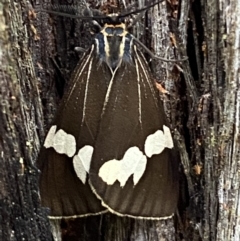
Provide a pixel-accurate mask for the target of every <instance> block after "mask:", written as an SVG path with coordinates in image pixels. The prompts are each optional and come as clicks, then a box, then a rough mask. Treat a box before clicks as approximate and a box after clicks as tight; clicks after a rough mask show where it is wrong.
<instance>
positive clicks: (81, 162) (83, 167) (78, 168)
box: [73, 145, 93, 184]
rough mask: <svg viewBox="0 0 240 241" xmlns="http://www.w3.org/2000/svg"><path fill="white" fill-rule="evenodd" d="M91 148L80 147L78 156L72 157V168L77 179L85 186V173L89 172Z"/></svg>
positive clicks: (87, 146)
mask: <svg viewBox="0 0 240 241" xmlns="http://www.w3.org/2000/svg"><path fill="white" fill-rule="evenodd" d="M92 154H93V147H92V146H89V145H86V146H84V147H82V148H81V149H80V150H79V151H78V154H77V155H75V156H74V157H73V167H74V170H75V172H76V174H77V176H78V178H79V179H80V180H81V181H82V182H83V183H84V184H85V183H86V178H87V173H88V172H89V168H90V164H91V159H92Z"/></svg>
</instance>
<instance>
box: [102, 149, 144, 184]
mask: <svg viewBox="0 0 240 241" xmlns="http://www.w3.org/2000/svg"><path fill="white" fill-rule="evenodd" d="M146 163H147V158H146V156H145V155H144V154H143V153H142V152H141V151H140V150H139V148H138V147H131V148H129V149H128V150H127V151H126V153H125V154H124V157H123V159H122V160H115V159H113V160H109V161H107V162H105V163H104V164H103V165H102V166H101V168H100V169H99V173H98V175H99V176H100V177H101V178H102V179H103V181H104V182H106V183H107V184H108V185H113V184H114V182H115V181H117V180H118V181H119V182H120V186H121V187H123V186H124V185H125V184H126V182H127V180H128V178H129V177H130V176H131V175H132V174H133V175H134V185H136V184H137V183H138V181H139V180H140V178H141V177H142V175H143V173H144V171H145V169H146Z"/></svg>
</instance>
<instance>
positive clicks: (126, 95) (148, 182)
mask: <svg viewBox="0 0 240 241" xmlns="http://www.w3.org/2000/svg"><path fill="white" fill-rule="evenodd" d="M131 51H132V52H131V55H132V58H133V62H132V63H131V64H130V63H123V64H122V65H121V66H120V67H119V68H118V69H117V70H116V73H115V74H114V79H113V80H112V84H111V86H110V85H109V89H108V92H107V93H108V97H107V100H105V105H104V111H103V113H102V118H101V123H100V127H99V132H98V135H97V139H96V143H95V146H94V152H93V157H92V162H91V167H90V185H91V187H92V189H93V191H94V192H95V193H96V195H97V196H98V198H100V200H101V201H102V204H103V205H104V206H105V207H107V208H108V209H109V210H110V211H111V212H113V213H115V214H118V215H122V216H129V217H135V218H145V219H163V218H169V217H171V216H172V215H173V213H174V211H175V209H176V205H177V197H178V163H177V160H176V158H175V154H174V150H173V141H172V137H171V133H170V130H169V127H168V123H167V121H166V119H165V114H164V110H163V106H162V103H161V101H160V99H159V95H158V93H157V90H156V87H155V84H154V82H153V79H152V78H151V74H150V70H149V68H148V66H147V63H146V61H145V59H144V57H143V55H142V54H141V52H140V51H138V50H136V47H134V48H132V49H131ZM165 132H166V133H165ZM151 135H153V137H152V138H150V141H149V140H148V141H147V144H146V145H145V143H146V140H147V138H148V137H149V136H151ZM155 139H156V140H158V141H159V139H160V142H159V143H155V142H154V140H155ZM169 143H170V144H169ZM152 145H153V146H154V147H153V148H149V146H150V147H151V146H152ZM146 148H147V151H146V150H145V149H146ZM146 152H147V153H150V154H151V155H148V154H147V153H146Z"/></svg>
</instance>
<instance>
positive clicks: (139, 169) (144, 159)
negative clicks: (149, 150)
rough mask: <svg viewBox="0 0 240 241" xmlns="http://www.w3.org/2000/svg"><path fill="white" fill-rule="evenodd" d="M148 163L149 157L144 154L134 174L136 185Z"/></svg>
mask: <svg viewBox="0 0 240 241" xmlns="http://www.w3.org/2000/svg"><path fill="white" fill-rule="evenodd" d="M146 165H147V157H146V156H145V155H143V157H142V159H141V160H140V161H139V163H138V165H137V168H136V170H135V172H134V174H133V183H134V185H136V184H137V183H138V181H139V180H140V178H141V177H142V175H143V173H144V171H145V169H146Z"/></svg>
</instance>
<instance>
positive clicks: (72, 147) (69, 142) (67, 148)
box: [53, 129, 76, 157]
mask: <svg viewBox="0 0 240 241" xmlns="http://www.w3.org/2000/svg"><path fill="white" fill-rule="evenodd" d="M53 148H54V149H55V151H56V152H57V153H60V154H66V155H67V156H68V157H72V156H73V155H74V153H75V152H76V141H75V138H74V136H73V135H71V134H67V133H66V132H65V131H63V130H61V129H60V130H59V131H57V133H56V134H55V136H54V138H53Z"/></svg>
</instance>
